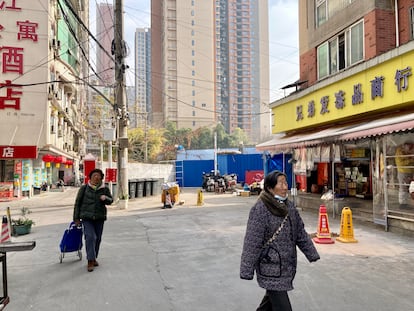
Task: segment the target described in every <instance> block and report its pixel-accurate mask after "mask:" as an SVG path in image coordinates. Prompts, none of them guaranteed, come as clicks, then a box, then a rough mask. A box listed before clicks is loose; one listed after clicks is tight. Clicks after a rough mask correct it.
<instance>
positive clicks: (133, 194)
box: [128, 179, 137, 199]
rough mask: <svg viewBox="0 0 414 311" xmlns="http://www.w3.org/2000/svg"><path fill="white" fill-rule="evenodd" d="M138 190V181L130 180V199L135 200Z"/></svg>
mask: <svg viewBox="0 0 414 311" xmlns="http://www.w3.org/2000/svg"><path fill="white" fill-rule="evenodd" d="M136 189H137V180H136V179H129V180H128V195H129V198H130V199H135V197H136V191H137V190H136Z"/></svg>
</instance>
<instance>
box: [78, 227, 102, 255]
mask: <svg viewBox="0 0 414 311" xmlns="http://www.w3.org/2000/svg"><path fill="white" fill-rule="evenodd" d="M82 223H83V232H84V234H85V248H86V259H88V260H95V259H96V258H98V253H99V247H100V245H101V240H102V232H103V227H104V221H103V220H83V221H82Z"/></svg>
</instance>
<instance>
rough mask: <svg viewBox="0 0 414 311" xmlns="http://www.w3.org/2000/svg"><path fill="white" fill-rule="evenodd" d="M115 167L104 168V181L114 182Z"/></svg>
mask: <svg viewBox="0 0 414 311" xmlns="http://www.w3.org/2000/svg"><path fill="white" fill-rule="evenodd" d="M116 175H117V172H116V168H107V169H106V170H105V182H116Z"/></svg>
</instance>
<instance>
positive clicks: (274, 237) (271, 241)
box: [263, 213, 289, 247]
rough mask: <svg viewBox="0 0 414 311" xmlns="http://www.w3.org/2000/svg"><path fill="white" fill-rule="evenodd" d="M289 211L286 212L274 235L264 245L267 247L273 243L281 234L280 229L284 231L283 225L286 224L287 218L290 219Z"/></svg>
mask: <svg viewBox="0 0 414 311" xmlns="http://www.w3.org/2000/svg"><path fill="white" fill-rule="evenodd" d="M288 216H289V213H288V214H286V216H285V218H284V219H283V221H282V223H281V224H280V226H279V228H278V229H277V230H276V231H275V233H273V235H272V237H271V238H270V239H269V240H268V241H267V242H266V244H265V245H263V247H266V246H268V245H270V244H272V243H273V241H274V240H276V238H277V236H278V235H279V233H280V231H282V229H283V227H284V226H285V223H286V220H287V219H288Z"/></svg>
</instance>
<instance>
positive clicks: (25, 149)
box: [0, 146, 37, 160]
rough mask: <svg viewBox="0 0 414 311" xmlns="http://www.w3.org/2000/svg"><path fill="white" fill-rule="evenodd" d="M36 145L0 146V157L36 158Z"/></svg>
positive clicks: (4, 158) (3, 158)
mask: <svg viewBox="0 0 414 311" xmlns="http://www.w3.org/2000/svg"><path fill="white" fill-rule="evenodd" d="M36 158H37V147H36V146H0V159H2V160H6V159H36Z"/></svg>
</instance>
